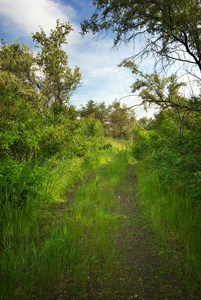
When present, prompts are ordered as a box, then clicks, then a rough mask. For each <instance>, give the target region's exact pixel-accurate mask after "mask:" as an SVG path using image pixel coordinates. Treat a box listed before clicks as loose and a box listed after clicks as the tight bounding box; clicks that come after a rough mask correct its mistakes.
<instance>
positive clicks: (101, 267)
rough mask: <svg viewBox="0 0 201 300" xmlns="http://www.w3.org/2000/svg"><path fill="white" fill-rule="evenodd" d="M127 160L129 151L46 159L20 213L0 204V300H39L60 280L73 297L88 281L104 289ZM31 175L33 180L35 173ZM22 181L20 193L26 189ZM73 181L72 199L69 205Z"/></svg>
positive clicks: (83, 290)
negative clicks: (117, 187)
mask: <svg viewBox="0 0 201 300" xmlns="http://www.w3.org/2000/svg"><path fill="white" fill-rule="evenodd" d="M129 160H130V155H129V153H128V151H126V150H118V149H116V148H109V149H107V150H105V151H102V152H100V153H94V154H93V155H91V156H90V157H85V158H79V159H78V158H77V159H73V160H68V159H65V158H59V159H52V160H50V161H48V162H46V163H45V164H43V165H41V166H40V170H41V171H42V172H43V174H42V177H40V178H42V179H43V180H42V182H41V184H40V189H39V191H38V193H36V194H35V196H34V194H33V193H32V194H31V197H29V194H27V198H26V201H25V202H24V205H22V206H17V205H12V201H10V197H11V196H10V195H8V197H9V201H8V199H7V201H5V200H6V198H5V197H4V198H3V200H2V202H1V208H2V209H1V211H0V244H1V255H0V299H32V297H33V295H36V297H37V299H40V298H41V299H44V293H45V290H46V289H47V288H48V287H49V286H53V285H55V284H56V283H57V282H58V281H59V280H60V279H61V278H62V276H64V277H65V278H67V280H69V282H71V283H72V284H71V288H72V290H73V295H75V297H81V295H83V297H84V295H85V296H87V293H89V287H88V286H89V282H90V280H91V279H92V278H93V280H97V281H98V282H105V284H107V280H108V278H109V276H110V274H111V272H112V266H113V260H114V255H115V253H114V243H113V237H114V233H115V228H116V227H117V223H118V216H119V214H118V204H119V203H118V199H116V198H115V197H114V193H113V187H114V186H115V185H116V184H117V183H118V180H119V179H120V177H122V176H124V174H125V172H126V168H127V165H128V162H129ZM108 162H109V163H108ZM107 163H108V164H107ZM29 168H30V172H33V170H34V168H38V166H37V165H35V166H33V165H32V166H31V165H30V166H29ZM29 168H28V166H27V168H26V172H29ZM36 173H37V170H36ZM114 176H116V177H115V178H114ZM22 178H23V180H24V182H20V183H19V185H20V186H25V185H26V176H22ZM78 180H79V181H80V187H79V188H78V190H77V193H75V194H74V196H73V198H68V193H67V192H69V191H71V190H73V189H75V184H76V182H77V181H78ZM105 186H107V189H106V188H105ZM32 188H34V186H32ZM35 188H36V189H37V185H36V186H35ZM66 197H67V198H66ZM11 200H12V199H11ZM13 201H14V200H13ZM63 202H65V203H66V207H65V206H62V205H61V204H62V203H63ZM54 205H56V208H54ZM90 293H91V295H92V296H93V293H94V291H93V288H92V287H91V288H90Z"/></svg>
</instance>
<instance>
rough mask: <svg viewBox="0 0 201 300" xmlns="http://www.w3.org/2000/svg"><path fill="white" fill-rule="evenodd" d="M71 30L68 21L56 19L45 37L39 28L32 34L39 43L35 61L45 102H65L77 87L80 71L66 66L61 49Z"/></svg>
mask: <svg viewBox="0 0 201 300" xmlns="http://www.w3.org/2000/svg"><path fill="white" fill-rule="evenodd" d="M71 31H72V27H71V25H70V23H60V21H59V19H58V20H57V24H56V28H55V29H54V30H51V33H50V36H49V37H47V35H46V33H45V31H44V30H43V29H42V28H41V31H40V32H36V33H35V34H32V37H33V40H34V41H36V42H37V44H39V45H40V46H39V47H40V48H41V52H38V55H37V58H36V62H37V64H38V65H39V66H40V71H41V73H43V77H44V78H43V79H42V80H40V83H39V84H38V86H39V88H40V91H41V93H42V94H43V95H45V97H46V104H52V103H56V104H57V105H62V104H66V103H68V101H69V98H70V95H71V93H72V92H73V91H74V90H75V89H76V88H77V86H78V84H79V83H80V80H81V73H80V72H79V68H78V67H76V68H75V70H74V72H72V70H71V69H70V67H69V66H68V56H67V54H66V52H65V51H64V50H63V49H62V44H67V41H66V36H67V35H68V34H69V33H70V32H71Z"/></svg>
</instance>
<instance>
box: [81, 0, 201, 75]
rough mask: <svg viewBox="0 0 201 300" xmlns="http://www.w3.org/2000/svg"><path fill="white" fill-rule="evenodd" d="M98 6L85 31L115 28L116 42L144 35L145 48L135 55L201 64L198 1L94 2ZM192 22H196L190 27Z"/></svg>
mask: <svg viewBox="0 0 201 300" xmlns="http://www.w3.org/2000/svg"><path fill="white" fill-rule="evenodd" d="M93 4H94V5H95V7H96V10H95V13H94V14H93V15H92V16H91V18H90V20H89V21H88V20H84V22H83V23H82V24H81V26H82V32H83V34H85V33H87V32H88V31H92V32H93V33H94V34H95V33H100V32H102V31H103V30H106V31H108V30H110V29H111V30H112V31H113V33H114V34H115V38H114V44H118V43H121V42H129V41H132V40H135V38H136V41H137V43H139V39H137V37H139V36H140V37H141V39H140V41H141V43H142V47H140V51H139V52H138V53H137V54H136V55H135V58H138V57H140V58H143V56H147V55H150V56H152V57H153V56H154V55H155V57H156V58H157V62H158V58H159V59H161V60H164V59H165V60H166V62H167V65H166V66H168V67H169V65H170V63H171V62H175V61H178V60H179V61H182V62H184V63H185V62H189V63H191V64H192V63H193V64H195V65H196V66H198V67H199V69H201V64H200V61H201V59H200V55H201V54H200V50H199V49H200V30H201V29H200V13H201V5H200V2H199V1H198V0H193V1H192V0H185V1H183V0H175V1H172V0H166V1H163V0H159V1H152V0H148V1H147V0H146V1H145V0H143V1H138V0H136V1H132V2H130V1H128V2H125V1H123V0H121V1H118V2H117V1H116V0H112V1H107V0H104V1H102V0H97V1H93ZM189 24H193V25H192V26H189Z"/></svg>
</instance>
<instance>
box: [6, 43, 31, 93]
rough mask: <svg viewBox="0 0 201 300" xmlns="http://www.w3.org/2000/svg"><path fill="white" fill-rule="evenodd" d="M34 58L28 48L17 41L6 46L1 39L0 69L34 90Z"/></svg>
mask: <svg viewBox="0 0 201 300" xmlns="http://www.w3.org/2000/svg"><path fill="white" fill-rule="evenodd" d="M33 64H34V56H33V52H30V48H29V46H27V45H25V44H24V43H20V42H19V41H15V42H13V43H9V44H6V43H5V42H4V40H3V39H2V44H1V48H0V69H1V71H3V72H9V73H12V74H13V75H15V76H16V77H17V78H19V79H20V80H21V81H22V82H23V83H28V84H29V85H31V86H32V87H34V88H35V83H36V82H35V81H36V77H35V72H34V68H33Z"/></svg>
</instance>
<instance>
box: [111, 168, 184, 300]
mask: <svg viewBox="0 0 201 300" xmlns="http://www.w3.org/2000/svg"><path fill="white" fill-rule="evenodd" d="M134 169H135V165H134V164H130V165H129V168H128V175H127V176H126V178H124V179H123V180H121V182H120V183H119V184H118V187H117V188H116V191H115V193H116V195H117V197H120V198H121V204H120V213H121V216H122V221H121V226H120V228H119V230H118V234H117V236H116V251H117V263H116V269H117V276H116V277H115V278H113V282H112V285H113V291H114V295H113V296H112V297H111V298H110V299H145V300H148V299H164V300H165V299H174V300H175V299H190V298H189V296H187V295H186V291H185V289H184V288H182V279H181V277H180V274H179V272H178V270H177V269H176V264H175V262H176V257H174V256H173V255H172V254H170V256H169V257H168V258H167V255H164V254H163V253H161V254H159V252H158V251H157V250H156V249H157V248H158V247H157V245H156V240H155V238H154V236H153V234H152V233H151V230H150V228H149V226H148V224H146V222H145V220H144V219H143V217H142V215H141V214H140V212H139V208H138V204H137V198H136V194H137V181H136V178H135V172H134ZM105 299H109V298H107V297H105Z"/></svg>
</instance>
